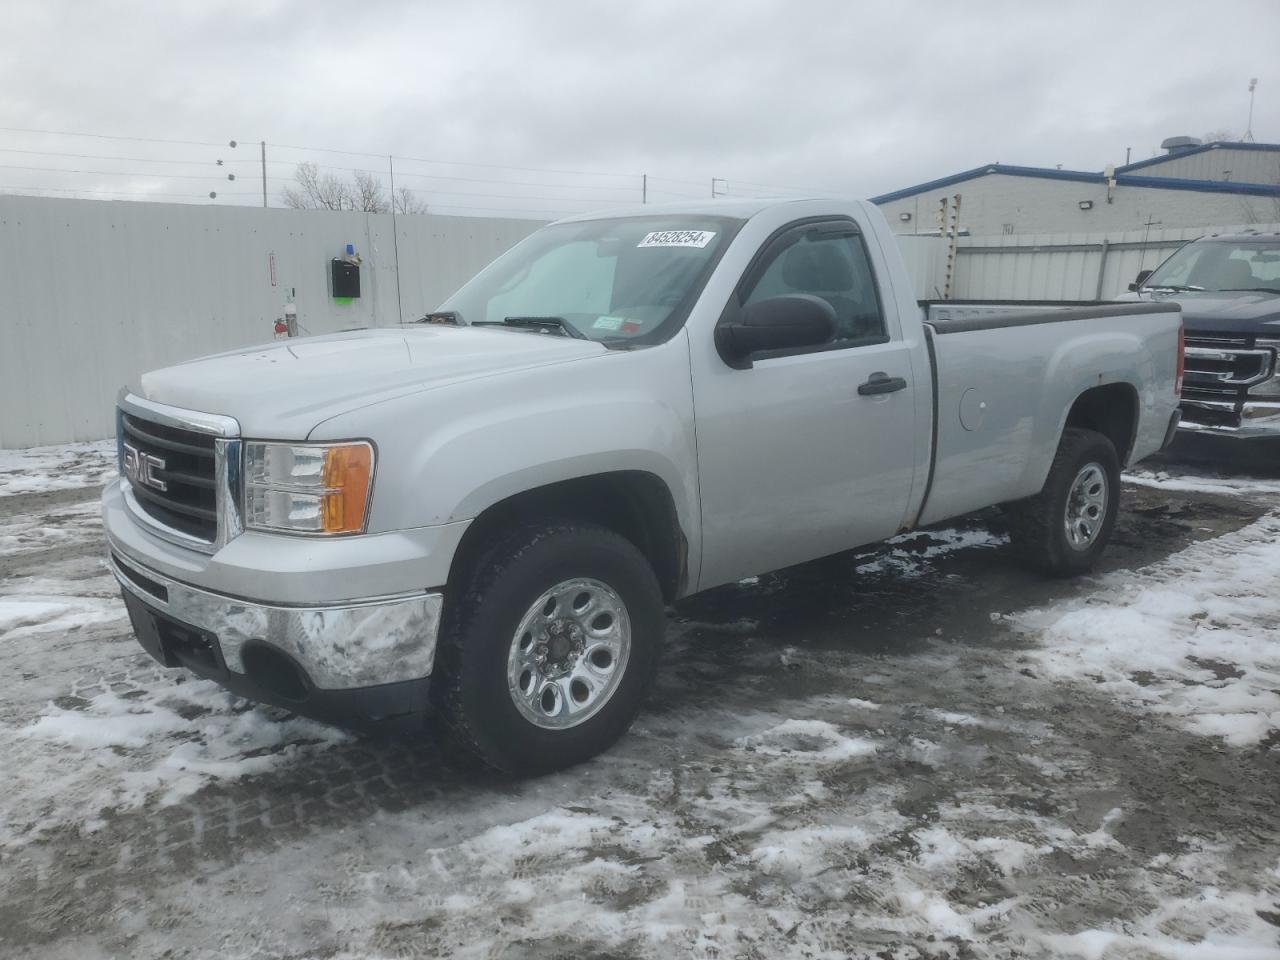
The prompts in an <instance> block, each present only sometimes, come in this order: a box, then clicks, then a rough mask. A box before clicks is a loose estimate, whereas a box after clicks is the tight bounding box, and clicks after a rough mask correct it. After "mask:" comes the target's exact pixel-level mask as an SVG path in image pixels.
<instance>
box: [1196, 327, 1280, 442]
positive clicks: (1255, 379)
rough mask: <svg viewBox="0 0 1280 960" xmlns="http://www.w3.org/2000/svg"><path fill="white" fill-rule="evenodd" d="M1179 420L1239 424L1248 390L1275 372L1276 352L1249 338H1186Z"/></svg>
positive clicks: (1214, 424)
mask: <svg viewBox="0 0 1280 960" xmlns="http://www.w3.org/2000/svg"><path fill="white" fill-rule="evenodd" d="M1186 344H1187V353H1186V370H1185V375H1184V377H1183V381H1182V407H1183V418H1184V419H1186V420H1191V421H1193V422H1196V423H1202V424H1205V425H1206V426H1209V425H1212V426H1230V425H1233V424H1235V423H1237V422H1238V421H1239V417H1240V411H1241V409H1242V407H1243V405H1244V401H1245V399H1246V397H1247V396H1248V394H1249V388H1250V387H1253V386H1256V385H1257V384H1259V383H1262V382H1264V381H1266V380H1268V379H1270V378H1271V377H1272V376H1273V375H1274V374H1275V371H1276V351H1275V349H1274V348H1273V347H1272V346H1270V345H1269V344H1268V345H1261V346H1260V345H1259V344H1258V342H1257V339H1256V338H1255V337H1253V336H1251V335H1244V334H1239V335H1232V334H1223V335H1220V336H1211V337H1194V336H1189V337H1187V341H1186Z"/></svg>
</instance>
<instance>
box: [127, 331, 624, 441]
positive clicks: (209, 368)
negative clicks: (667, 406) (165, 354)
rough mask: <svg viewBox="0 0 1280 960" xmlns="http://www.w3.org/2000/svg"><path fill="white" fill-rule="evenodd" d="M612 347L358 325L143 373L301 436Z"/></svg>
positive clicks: (145, 387) (188, 397)
mask: <svg viewBox="0 0 1280 960" xmlns="http://www.w3.org/2000/svg"><path fill="white" fill-rule="evenodd" d="M608 353H609V351H608V350H607V349H606V348H605V347H603V346H601V345H600V344H598V343H595V342H592V341H589V340H573V339H570V338H568V337H560V336H555V335H550V334H538V333H532V332H527V331H516V330H500V329H492V328H487V327H486V328H483V329H476V328H472V327H448V326H426V325H424V326H422V327H408V328H395V329H377V330H356V331H350V332H347V333H337V334H332V335H329V336H323V337H306V338H300V339H294V340H284V341H279V342H276V343H271V344H266V345H264V346H260V347H251V348H248V349H244V350H234V351H230V352H228V353H221V354H216V355H214V356H211V357H204V358H202V359H199V360H191V361H189V362H187V363H181V364H178V365H177V366H173V367H166V368H164V369H162V370H155V371H153V372H151V373H145V374H143V375H142V378H141V382H140V388H141V389H140V393H141V395H142V396H143V397H145V398H146V399H148V400H154V401H156V402H157V403H167V404H171V405H173V406H176V407H182V408H183V409H186V410H198V411H200V412H203V413H216V414H222V415H224V416H231V417H235V418H236V419H237V420H238V421H240V429H241V431H242V433H243V434H244V436H247V437H254V436H256V437H277V438H280V439H285V440H300V439H303V438H305V437H306V436H307V434H308V433H310V432H311V431H312V430H313V429H314V428H315V427H316V425H317V424H319V423H321V422H322V421H324V420H327V419H329V418H330V417H333V416H337V415H338V414H342V413H349V412H350V411H352V410H356V409H358V408H360V407H364V406H368V405H370V404H374V403H380V402H382V401H384V400H391V399H394V398H396V397H401V396H404V395H406V394H410V393H416V392H420V391H424V390H434V389H436V388H438V387H443V386H446V385H448V384H452V383H460V382H462V381H465V380H474V379H477V378H480V377H491V376H496V375H500V374H503V373H508V372H512V371H516V370H526V369H529V368H531V367H540V366H546V365H548V364H556V363H568V362H571V361H575V360H584V359H587V358H590V357H599V356H604V355H607V354H608ZM135 392H138V391H135Z"/></svg>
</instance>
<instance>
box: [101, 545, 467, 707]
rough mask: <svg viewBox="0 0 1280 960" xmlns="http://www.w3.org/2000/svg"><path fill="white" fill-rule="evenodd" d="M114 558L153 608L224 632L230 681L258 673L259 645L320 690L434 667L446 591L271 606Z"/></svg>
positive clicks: (220, 635)
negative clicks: (252, 660)
mask: <svg viewBox="0 0 1280 960" xmlns="http://www.w3.org/2000/svg"><path fill="white" fill-rule="evenodd" d="M110 563H111V569H112V572H113V573H114V574H115V577H116V580H118V581H119V583H120V586H121V588H122V589H123V590H124V591H125V592H126V593H128V594H130V595H132V596H133V597H135V598H137V600H138V601H139V602H140V603H141V604H142V605H143V606H145V607H146V608H147V609H148V610H149V611H151V612H154V613H156V614H159V615H160V616H162V617H164V618H166V619H167V620H168V621H173V622H175V623H176V624H178V625H179V626H185V627H190V628H194V630H196V631H199V632H200V633H202V634H205V635H207V636H208V637H212V638H216V645H217V648H218V650H217V658H218V659H220V660H221V662H222V664H224V665H225V669H226V671H227V672H228V673H229V674H230V676H229V677H228V680H229V681H232V682H229V683H227V684H226V685H227V686H229V687H232V688H234V687H235V686H236V685H239V686H243V685H244V684H243V683H239V684H236V683H235V681H237V680H239V681H243V680H245V679H246V674H250V676H249V678H248V679H252V676H251V674H252V671H251V670H250V669H248V668H247V667H246V664H245V657H244V654H245V651H246V650H247V649H252V648H253V647H255V646H258V647H264V648H267V649H269V650H271V651H274V652H275V653H277V654H283V655H284V656H285V657H286V658H287V659H288V660H290V661H292V662H293V663H294V664H296V666H297V667H298V668H299V669H300V670H301V671H302V672H303V673H304V675H305V678H306V681H307V685H308V689H310V688H314V689H315V690H318V691H331V690H347V689H351V688H361V687H372V686H379V685H382V684H393V683H401V682H404V681H419V680H422V679H423V678H425V677H427V676H428V675H430V673H431V667H432V663H433V661H434V659H435V649H436V635H437V633H438V632H439V628H440V614H441V609H442V607H443V604H444V599H443V596H442V595H441V594H440V593H427V592H421V593H414V594H409V595H401V596H393V597H374V598H370V599H368V600H360V601H352V600H345V601H342V602H341V603H336V604H333V605H325V606H314V605H312V606H270V605H267V604H263V603H256V602H253V601H249V600H242V599H239V598H237V597H229V596H224V595H222V594H217V593H211V592H209V591H206V590H201V589H199V588H197V587H193V586H191V585H189V584H186V583H182V582H180V581H177V580H174V579H172V578H171V577H167V576H165V575H164V574H162V573H159V572H158V571H155V570H151V569H149V568H147V567H144V566H142V565H141V564H139V563H137V562H135V561H133V560H130V559H127V558H125V557H122V556H121V555H119V554H118V553H115V552H113V553H112V554H111V556H110ZM144 646H145V644H144ZM148 649H149V648H148ZM151 652H152V653H153V655H154V654H155V651H151ZM197 672H201V671H199V670H197ZM237 675H238V676H237ZM213 678H214V679H219V678H218V676H216V675H214V676H213Z"/></svg>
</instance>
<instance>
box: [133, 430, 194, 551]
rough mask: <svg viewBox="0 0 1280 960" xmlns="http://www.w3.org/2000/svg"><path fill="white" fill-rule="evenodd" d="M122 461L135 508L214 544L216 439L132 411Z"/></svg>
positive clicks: (189, 534)
mask: <svg viewBox="0 0 1280 960" xmlns="http://www.w3.org/2000/svg"><path fill="white" fill-rule="evenodd" d="M120 424H121V430H120V445H121V463H122V465H123V466H124V470H125V474H126V477H127V478H128V480H129V483H130V488H131V490H132V492H133V495H134V497H135V498H136V499H137V501H138V506H139V507H140V508H141V509H142V510H143V512H145V513H147V514H148V515H149V516H151V517H153V518H154V519H156V520H158V521H160V522H161V523H163V524H164V525H165V526H168V527H172V528H173V529H175V530H180V531H182V532H183V533H185V534H187V535H188V536H191V537H195V538H197V539H199V540H204V541H206V542H208V543H213V541H214V540H216V539H217V536H218V504H217V493H216V488H217V473H216V467H215V459H216V457H215V450H214V444H215V441H214V438H213V437H212V436H209V435H208V434H202V433H196V432H195V431H192V430H183V429H180V428H178V427H171V426H166V425H165V424H162V423H155V422H153V421H150V420H143V419H141V418H139V417H136V416H132V415H130V414H127V413H126V414H124V415H123V416H122V417H121V421H120Z"/></svg>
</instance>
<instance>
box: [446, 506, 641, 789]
mask: <svg viewBox="0 0 1280 960" xmlns="http://www.w3.org/2000/svg"><path fill="white" fill-rule="evenodd" d="M663 629H664V619H663V604H662V594H661V591H660V589H659V587H658V582H657V578H656V577H655V576H654V573H653V570H652V569H651V568H650V566H649V564H648V562H647V561H646V560H645V558H644V556H643V555H642V554H641V553H640V551H639V550H637V549H636V547H635V546H634V545H632V544H631V543H630V542H629V541H628V540H626V539H624V538H623V537H620V536H619V535H617V534H615V533H613V532H612V531H610V530H607V529H604V528H602V527H597V526H593V525H587V524H576V523H563V524H558V523H557V524H548V525H545V526H530V527H521V528H518V529H516V530H514V531H512V532H511V533H510V534H508V535H507V536H506V537H505V538H503V539H502V540H501V541H500V542H498V543H496V544H494V545H493V546H492V547H491V548H490V549H489V550H488V551H486V552H485V553H484V555H482V556H481V557H480V558H479V560H478V561H477V562H476V563H475V565H474V568H473V572H472V573H471V576H470V577H469V580H468V582H467V583H466V584H465V585H464V587H463V589H462V590H460V591H459V592H458V594H457V599H456V601H455V605H454V609H453V610H451V611H450V614H449V616H448V619H447V622H446V626H445V630H444V633H443V635H442V637H441V645H440V651H439V654H438V663H439V669H438V670H437V671H436V679H435V681H434V683H435V687H436V690H435V693H436V697H437V701H438V702H439V704H440V706H441V709H442V710H443V712H444V714H445V719H446V721H447V722H448V723H449V725H450V727H451V728H452V729H453V731H454V732H455V734H456V735H457V738H458V739H459V741H460V742H461V743H462V744H463V746H465V747H466V748H467V749H469V750H470V751H472V752H474V753H476V754H478V755H479V756H480V757H481V758H482V759H483V760H485V761H486V762H487V763H489V764H490V765H492V766H494V767H497V768H498V769H501V770H504V771H507V772H511V773H540V772H545V771H549V770H554V769H558V768H561V767H567V766H571V765H573V764H575V763H579V762H581V761H583V760H586V759H588V758H589V757H592V756H594V755H595V754H597V753H599V752H600V751H602V750H605V749H607V748H608V747H609V746H610V745H611V744H613V742H614V741H615V740H617V739H618V737H620V736H621V735H622V734H623V733H624V732H626V730H627V728H628V727H629V726H630V725H631V722H632V720H633V719H634V718H635V715H636V713H637V712H638V710H639V708H640V703H641V700H642V699H643V697H644V694H645V692H646V690H647V689H648V686H649V683H650V681H651V680H652V677H653V672H654V668H655V666H656V664H657V658H658V651H659V648H660V646H661V640H662V633H663Z"/></svg>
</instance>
